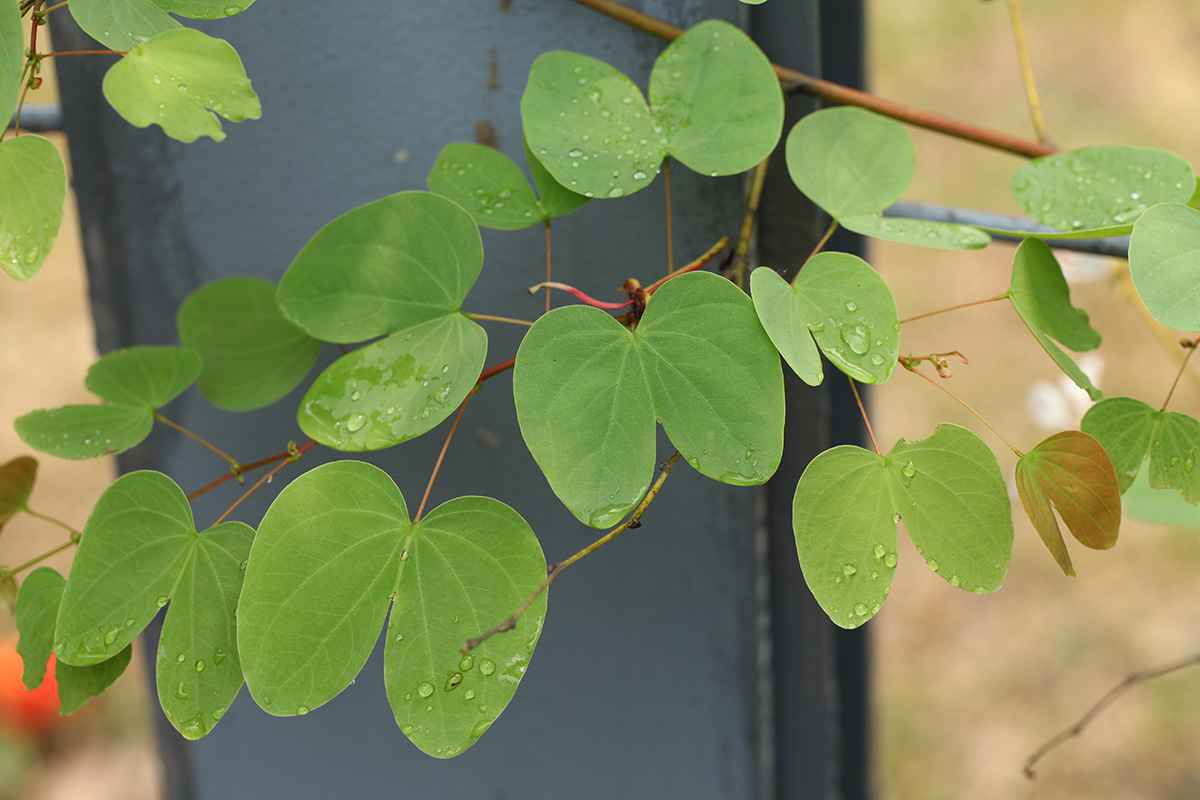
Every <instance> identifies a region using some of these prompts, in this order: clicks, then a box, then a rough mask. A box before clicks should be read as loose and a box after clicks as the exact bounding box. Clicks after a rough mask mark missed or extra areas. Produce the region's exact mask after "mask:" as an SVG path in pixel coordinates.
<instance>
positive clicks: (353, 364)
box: [297, 313, 487, 451]
mask: <svg viewBox="0 0 1200 800" xmlns="http://www.w3.org/2000/svg"><path fill="white" fill-rule="evenodd" d="M486 356H487V334H486V333H484V331H483V328H481V327H479V325H478V324H476V323H474V322H472V321H471V320H469V319H467V318H466V317H464V316H463V315H462V314H459V313H452V314H449V315H447V316H443V317H439V318H436V319H432V320H429V321H427V322H423V323H420V324H418V325H414V326H413V327H411V328H409V329H407V330H402V331H400V332H397V333H394V334H392V335H391V336H389V337H387V338H386V339H384V340H383V341H379V342H375V343H374V344H371V345H368V346H366V347H363V348H360V349H358V350H355V351H354V352H352V353H348V354H347V355H344V356H342V357H341V358H339V359H338V360H337V361H335V362H334V363H333V364H332V365H330V367H329V368H328V369H326V370H325V371H324V372H322V373H321V375H320V376H319V377H318V378H317V380H316V381H315V382H314V383H313V385H312V386H311V387H310V388H309V390H308V393H307V394H305V395H304V400H302V401H301V403H300V409H299V412H298V415H297V419H298V420H299V423H300V427H301V429H303V430H304V432H305V433H306V434H307V435H309V436H311V437H312V438H314V439H316V440H317V441H318V442H321V443H322V444H326V445H328V446H330V447H335V448H337V449H338V450H342V451H358V450H378V449H381V448H384V447H391V446H392V445H395V444H399V443H400V442H404V441H407V440H409V439H412V438H414V437H416V436H420V435H421V434H423V433H425V432H426V431H429V430H432V429H433V428H434V427H436V426H437V425H438V424H439V423H440V422H441V421H442V420H444V419H446V417H448V416H450V415H451V414H452V413H454V410H455V409H456V408H458V406H459V404H460V403H462V401H463V400H464V399H466V397H467V395H468V394H470V392H471V390H472V389H473V388H474V387H475V385H476V383H478V381H479V373H480V372H481V371H482V370H483V361H484V358H485V357H486Z"/></svg>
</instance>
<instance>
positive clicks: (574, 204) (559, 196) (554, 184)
mask: <svg viewBox="0 0 1200 800" xmlns="http://www.w3.org/2000/svg"><path fill="white" fill-rule="evenodd" d="M521 141H522V144H523V145H524V146H525V160H526V161H527V162H529V171H530V173H532V175H533V184H534V186H536V187H537V192H538V197H539V198H541V204H542V209H543V210H544V211H545V212H546V214H547V215H548V218H550V219H553V218H554V217H562V216H565V215H567V214H570V213H571V212H572V211H575V210H576V209H578V208H579V207H581V206H582V205H583V204H584V203H586V202H587V201H588V199H587V198H586V197H584V196H583V195H581V194H577V193H575V192H572V191H571V190H570V189H568V188H567V187H565V186H563V185H562V184H561V183H559V182H558V181H556V180H555V179H554V176H553V175H551V174H550V173H549V172H547V171H546V168H545V167H543V166H542V162H541V161H538V159H537V157H536V156H534V154H533V153H532V152H531V151H530V149H529V141H528V140H527V139H525V138H524V136H522V139H521Z"/></svg>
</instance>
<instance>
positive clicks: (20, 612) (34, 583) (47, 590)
mask: <svg viewBox="0 0 1200 800" xmlns="http://www.w3.org/2000/svg"><path fill="white" fill-rule="evenodd" d="M66 583H67V582H66V580H65V579H64V578H63V576H62V575H59V574H58V573H57V572H55V571H54V570H53V569H51V568H50V567H38V568H37V569H35V570H34V571H33V572H31V573H29V575H27V576H26V577H25V580H23V581H21V588H20V590H19V591H18V592H17V612H16V616H17V632H18V634H19V638H18V639H17V652H18V653H20V655H21V661H22V662H23V663H24V665H25V668H24V672H23V673H22V675H21V681H22V682H23V683H24V684H25V688H26V689H28V690H29V691H33V690H34V689H36V688H38V687H39V686H41V685H42V680H43V679H44V678H45V677H46V664H47V662H48V661H49V660H50V654H51V652H52V651H53V649H54V621H55V619H56V618H57V617H58V605H59V603H60V602H61V601H62V591H63V587H64V586H65V585H66Z"/></svg>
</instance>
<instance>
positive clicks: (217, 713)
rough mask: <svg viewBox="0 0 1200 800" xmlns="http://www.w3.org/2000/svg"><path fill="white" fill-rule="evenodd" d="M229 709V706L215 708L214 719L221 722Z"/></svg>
mask: <svg viewBox="0 0 1200 800" xmlns="http://www.w3.org/2000/svg"><path fill="white" fill-rule="evenodd" d="M228 710H229V707H228V706H221V707H220V708H214V709H213V712H212V715H213V719H214V720H216V721H217V722H220V721H221V717H223V716H225V712H226V711H228Z"/></svg>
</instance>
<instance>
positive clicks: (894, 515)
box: [892, 511, 904, 525]
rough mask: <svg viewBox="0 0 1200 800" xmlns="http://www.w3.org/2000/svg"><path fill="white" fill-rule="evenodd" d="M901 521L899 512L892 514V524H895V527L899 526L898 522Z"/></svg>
mask: <svg viewBox="0 0 1200 800" xmlns="http://www.w3.org/2000/svg"><path fill="white" fill-rule="evenodd" d="M902 519H904V517H902V516H900V512H899V511H897V512H896V513H895V514H892V522H894V523H896V524H897V525H899V524H900V520H902Z"/></svg>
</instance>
